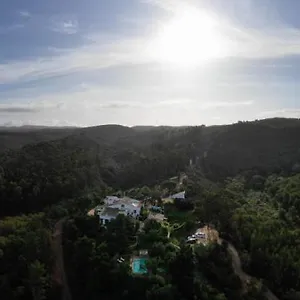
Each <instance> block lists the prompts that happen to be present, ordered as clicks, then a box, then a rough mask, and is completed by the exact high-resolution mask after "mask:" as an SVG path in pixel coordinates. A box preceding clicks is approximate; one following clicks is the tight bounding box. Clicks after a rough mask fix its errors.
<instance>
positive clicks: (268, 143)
mask: <svg viewBox="0 0 300 300" xmlns="http://www.w3.org/2000/svg"><path fill="white" fill-rule="evenodd" d="M59 130H64V129H59ZM65 130H66V131H64V134H66V133H67V132H69V133H70V131H71V134H70V135H68V136H67V137H64V138H62V139H55V140H53V141H44V142H41V143H37V144H28V145H26V146H24V147H23V148H21V149H18V150H8V151H5V152H3V153H2V154H1V155H0V183H1V185H0V197H1V204H2V207H3V209H1V212H0V214H1V215H14V214H18V213H20V212H34V211H39V210H40V209H42V208H43V207H45V206H47V205H50V204H54V203H58V202H59V201H61V200H63V199H66V198H68V197H72V196H73V195H77V194H78V193H81V192H82V191H83V190H85V189H88V188H93V187H97V188H101V187H107V186H109V187H113V188H116V189H119V188H122V189H128V188H131V187H133V186H139V185H140V186H141V185H153V184H155V183H158V182H160V181H161V180H164V179H166V178H168V177H172V176H174V175H177V174H178V173H180V172H183V171H186V170H187V169H188V168H190V163H192V167H193V168H195V169H197V170H198V171H199V172H200V173H201V174H202V176H203V177H204V178H205V177H206V178H208V179H211V180H213V181H222V180H224V179H225V178H226V177H228V176H235V175H237V174H240V173H245V174H246V173H247V172H250V173H251V172H252V173H253V172H254V173H255V172H260V173H263V174H268V173H273V172H275V173H281V174H284V173H286V174H288V173H290V172H293V171H297V170H299V166H300V164H299V163H300V139H299V136H300V121H299V120H289V119H288V120H285V119H271V120H264V121H257V122H246V123H238V124H234V125H227V126H215V127H214V126H213V127H205V126H200V127H182V128H181V127H178V128H176V127H174V128H173V127H153V128H152V127H150V128H147V127H146V128H142V129H141V128H128V127H123V126H118V125H106V126H99V127H91V128H84V129H70V128H67V129H65ZM46 132H47V131H46ZM27 133H28V132H27V131H26V134H27ZM10 134H12V133H10ZM13 134H15V131H13ZM30 134H31V135H32V134H39V135H40V134H41V130H38V131H30ZM10 138H11V139H12V136H10ZM48 138H49V136H48V135H47V134H46V135H45V139H48ZM15 139H16V141H15V142H14V144H15V143H17V140H18V135H17V136H15Z"/></svg>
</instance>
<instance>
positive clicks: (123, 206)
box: [109, 197, 142, 218]
mask: <svg viewBox="0 0 300 300" xmlns="http://www.w3.org/2000/svg"><path fill="white" fill-rule="evenodd" d="M109 207H112V208H118V209H119V210H120V211H124V212H125V214H126V216H132V217H135V218H136V217H138V216H139V215H140V214H141V208H142V203H141V202H140V201H138V200H135V199H131V198H127V197H124V198H121V199H119V200H118V201H116V202H114V203H113V204H111V205H110V206H109Z"/></svg>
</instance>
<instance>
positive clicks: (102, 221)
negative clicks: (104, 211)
mask: <svg viewBox="0 0 300 300" xmlns="http://www.w3.org/2000/svg"><path fill="white" fill-rule="evenodd" d="M113 219H115V217H112V216H107V215H102V216H101V215H100V216H99V222H100V224H103V225H105V224H106V222H110V221H111V220H113Z"/></svg>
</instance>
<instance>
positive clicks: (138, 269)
mask: <svg viewBox="0 0 300 300" xmlns="http://www.w3.org/2000/svg"><path fill="white" fill-rule="evenodd" d="M146 261H147V258H145V257H135V258H134V259H133V260H132V272H133V273H134V274H146V273H147V272H148V271H147V268H146Z"/></svg>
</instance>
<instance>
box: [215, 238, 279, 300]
mask: <svg viewBox="0 0 300 300" xmlns="http://www.w3.org/2000/svg"><path fill="white" fill-rule="evenodd" d="M219 242H220V243H221V242H222V239H219ZM227 243H228V248H227V250H228V253H229V254H230V255H231V258H232V267H233V269H234V271H235V273H236V274H237V275H238V276H239V278H240V280H241V281H242V283H243V289H244V290H246V289H247V285H248V283H249V282H250V280H251V279H256V278H255V277H251V276H250V275H249V274H247V273H245V272H244V271H243V269H242V263H241V259H240V256H239V253H238V252H237V250H236V249H235V247H234V246H233V245H232V244H231V243H229V242H227ZM264 290H265V292H264V296H265V297H266V298H267V299H268V300H279V298H277V297H276V296H275V295H274V294H273V293H272V292H271V291H270V290H269V289H268V288H267V287H266V286H264Z"/></svg>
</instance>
